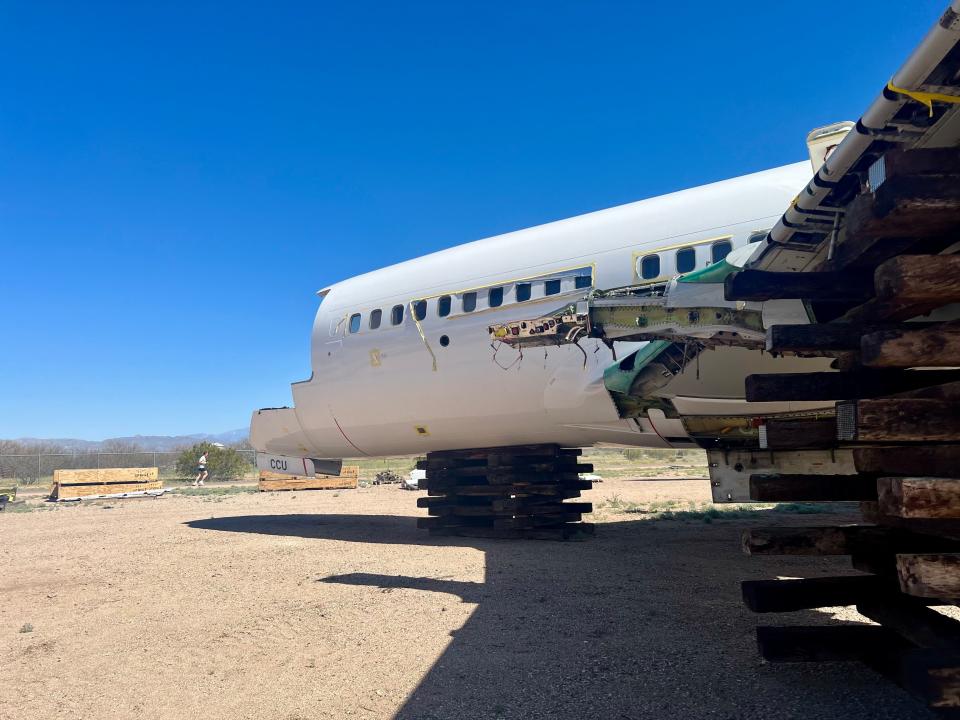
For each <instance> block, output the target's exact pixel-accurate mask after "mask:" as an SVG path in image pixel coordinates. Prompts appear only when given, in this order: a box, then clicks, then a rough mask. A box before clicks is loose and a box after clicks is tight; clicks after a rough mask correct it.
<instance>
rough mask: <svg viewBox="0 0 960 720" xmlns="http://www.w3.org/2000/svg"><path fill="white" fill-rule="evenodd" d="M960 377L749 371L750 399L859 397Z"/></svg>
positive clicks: (936, 372) (949, 372)
mask: <svg viewBox="0 0 960 720" xmlns="http://www.w3.org/2000/svg"><path fill="white" fill-rule="evenodd" d="M955 381H960V370H929V371H927V370H909V371H903V370H856V371H852V372H815V373H771V374H765V375H748V376H747V379H746V381H745V383H744V387H745V388H746V398H747V401H748V402H778V401H779V402H784V401H805V400H857V399H861V398H874V397H883V396H886V395H894V394H896V393H900V392H907V391H910V390H915V389H917V388H923V387H928V386H930V385H940V384H943V383H949V382H955Z"/></svg>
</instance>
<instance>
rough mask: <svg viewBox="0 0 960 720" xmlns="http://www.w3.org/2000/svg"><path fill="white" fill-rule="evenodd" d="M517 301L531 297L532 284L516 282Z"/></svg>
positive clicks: (520, 301) (523, 300) (525, 300)
mask: <svg viewBox="0 0 960 720" xmlns="http://www.w3.org/2000/svg"><path fill="white" fill-rule="evenodd" d="M516 287H517V302H518V303H522V302H527V301H528V300H529V299H530V298H531V297H533V285H531V284H530V283H528V282H525V283H517V286H516Z"/></svg>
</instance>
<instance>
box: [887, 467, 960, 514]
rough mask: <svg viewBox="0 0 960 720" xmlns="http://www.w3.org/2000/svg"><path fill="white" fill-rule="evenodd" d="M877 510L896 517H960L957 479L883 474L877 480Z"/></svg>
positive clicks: (959, 482) (959, 495) (959, 486)
mask: <svg viewBox="0 0 960 720" xmlns="http://www.w3.org/2000/svg"><path fill="white" fill-rule="evenodd" d="M877 492H878V498H879V503H880V512H881V513H883V514H884V515H892V516H893V517H899V518H923V519H940V520H956V519H958V518H960V479H958V478H930V477H885V478H880V479H878V480H877Z"/></svg>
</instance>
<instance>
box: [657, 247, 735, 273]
mask: <svg viewBox="0 0 960 720" xmlns="http://www.w3.org/2000/svg"><path fill="white" fill-rule="evenodd" d="M731 250H733V245H732V244H731V243H730V241H729V240H721V241H720V242H715V243H714V244H713V245H711V246H710V263H711V264H713V263H718V262H720V261H721V260H723V259H724V258H725V257H726V256H727V255H729V254H730V251H731ZM674 261H675V263H676V268H677V272H678V273H688V272H690V271H691V270H693V269H694V268H695V267H696V266H697V251H696V248H692V247H686V248H681V249H679V250H677V253H676V255H675V256H674ZM640 277H641V278H643V279H644V280H652V279H653V278H657V277H660V256H659V255H647V256H646V257H644V258H642V259H641V260H640Z"/></svg>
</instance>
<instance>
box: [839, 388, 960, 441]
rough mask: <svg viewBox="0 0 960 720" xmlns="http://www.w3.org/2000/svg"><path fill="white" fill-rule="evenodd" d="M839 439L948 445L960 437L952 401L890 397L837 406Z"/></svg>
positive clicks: (959, 414)
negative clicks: (926, 442)
mask: <svg viewBox="0 0 960 720" xmlns="http://www.w3.org/2000/svg"><path fill="white" fill-rule="evenodd" d="M837 437H838V438H839V439H840V440H842V441H848V442H854V441H860V442H864V441H866V442H885V441H886V442H890V441H894V442H924V441H939V442H948V441H951V440H955V439H956V438H957V437H960V412H957V404H956V403H955V402H953V401H950V400H933V399H927V398H923V399H916V398H896V399H893V398H890V399H876V400H855V401H850V402H839V403H837Z"/></svg>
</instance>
